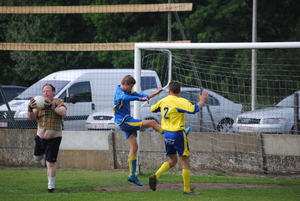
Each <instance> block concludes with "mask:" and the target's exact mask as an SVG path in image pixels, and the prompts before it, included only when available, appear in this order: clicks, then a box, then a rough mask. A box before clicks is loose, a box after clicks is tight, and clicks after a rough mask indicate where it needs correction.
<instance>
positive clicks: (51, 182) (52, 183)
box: [48, 177, 55, 189]
mask: <svg viewBox="0 0 300 201" xmlns="http://www.w3.org/2000/svg"><path fill="white" fill-rule="evenodd" d="M54 186H55V177H48V189H52V188H54Z"/></svg>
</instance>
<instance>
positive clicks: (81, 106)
mask: <svg viewBox="0 0 300 201" xmlns="http://www.w3.org/2000/svg"><path fill="white" fill-rule="evenodd" d="M70 96H74V97H75V103H72V102H68V101H65V105H66V106H67V116H66V117H64V125H63V128H64V130H84V124H85V121H86V119H87V118H88V116H89V115H90V114H91V113H93V112H95V105H94V103H93V100H92V91H91V83H90V82H89V81H84V82H77V83H74V84H73V85H72V86H70V87H69V88H68V89H67V90H66V91H65V92H64V93H63V94H61V95H60V97H59V98H61V99H64V100H68V98H67V97H70Z"/></svg>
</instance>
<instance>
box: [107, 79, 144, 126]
mask: <svg viewBox="0 0 300 201" xmlns="http://www.w3.org/2000/svg"><path fill="white" fill-rule="evenodd" d="M139 97H148V98H149V96H148V95H147V94H141V93H137V92H136V91H134V90H131V91H125V90H123V89H122V88H121V87H120V85H118V87H117V89H116V93H115V97H114V107H113V112H114V115H115V121H114V122H115V123H116V124H118V125H120V124H121V123H123V121H124V119H125V118H126V117H127V116H130V101H136V100H139Z"/></svg>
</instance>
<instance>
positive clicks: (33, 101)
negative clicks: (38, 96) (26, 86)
mask: <svg viewBox="0 0 300 201" xmlns="http://www.w3.org/2000/svg"><path fill="white" fill-rule="evenodd" d="M28 107H30V108H36V107H37V105H36V102H35V99H34V98H32V99H30V102H29V105H28Z"/></svg>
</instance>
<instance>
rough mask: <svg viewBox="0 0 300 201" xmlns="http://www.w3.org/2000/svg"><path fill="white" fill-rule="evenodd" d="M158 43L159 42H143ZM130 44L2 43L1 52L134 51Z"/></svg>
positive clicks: (0, 44)
mask: <svg viewBox="0 0 300 201" xmlns="http://www.w3.org/2000/svg"><path fill="white" fill-rule="evenodd" d="M143 43H158V42H143ZM159 43H190V41H162V42H159ZM134 44H135V43H134V42H129V43H55V44H53V43H0V50H6V51H120V50H134Z"/></svg>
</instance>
